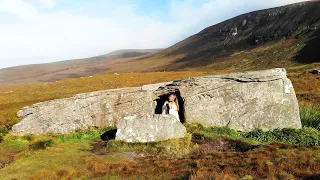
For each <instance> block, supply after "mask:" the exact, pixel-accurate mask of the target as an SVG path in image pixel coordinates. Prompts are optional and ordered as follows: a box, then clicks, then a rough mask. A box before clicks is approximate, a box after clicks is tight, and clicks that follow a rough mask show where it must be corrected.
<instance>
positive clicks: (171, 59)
mask: <svg viewBox="0 0 320 180" xmlns="http://www.w3.org/2000/svg"><path fill="white" fill-rule="evenodd" d="M319 47H320V0H316V1H307V2H301V3H295V4H291V5H286V6H281V7H276V8H271V9H265V10H260V11H254V12H250V13H246V14H243V15H240V16H237V17H235V18H232V19H229V20H226V21H223V22H221V23H218V24H216V25H213V26H209V27H207V28H205V29H203V30H202V31H200V32H199V33H197V34H195V35H192V36H190V37H188V38H187V39H185V40H183V41H181V42H179V43H177V44H175V45H173V46H171V47H169V48H167V49H164V50H160V49H156V50H121V51H115V52H112V53H109V55H102V56H97V57H93V58H86V59H77V60H72V61H63V62H57V63H50V64H43V65H30V66H21V67H14V68H7V69H2V70H0V86H5V85H14V84H16V85H19V84H26V83H37V82H48V81H56V80H61V79H67V78H75V77H81V76H89V75H94V74H101V73H106V72H144V71H177V70H202V71H203V70H208V71H220V70H223V71H230V72H235V71H246V70H260V69H268V68H275V67H284V68H287V69H289V70H290V69H292V70H300V69H301V67H303V69H308V68H320V52H319V50H318V49H319ZM66 64H68V65H66ZM70 68H71V69H70ZM26 72H27V73H26ZM21 74H23V76H22V77H23V79H22V78H21Z"/></svg>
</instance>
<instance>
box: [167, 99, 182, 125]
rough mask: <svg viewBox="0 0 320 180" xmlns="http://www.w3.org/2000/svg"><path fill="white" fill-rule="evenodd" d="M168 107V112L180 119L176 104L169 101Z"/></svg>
mask: <svg viewBox="0 0 320 180" xmlns="http://www.w3.org/2000/svg"><path fill="white" fill-rule="evenodd" d="M169 107H170V109H169V114H172V115H174V116H175V117H176V118H177V120H178V121H180V119H179V113H178V107H177V105H176V104H175V103H169Z"/></svg>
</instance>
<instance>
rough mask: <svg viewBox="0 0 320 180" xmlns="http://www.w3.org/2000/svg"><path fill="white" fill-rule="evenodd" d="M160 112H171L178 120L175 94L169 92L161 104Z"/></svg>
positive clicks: (177, 104) (177, 105)
mask: <svg viewBox="0 0 320 180" xmlns="http://www.w3.org/2000/svg"><path fill="white" fill-rule="evenodd" d="M162 114H172V115H174V116H175V117H176V119H177V121H179V122H180V119H179V103H178V99H177V96H176V95H175V94H170V96H169V97H168V101H166V102H165V103H164V104H163V106H162Z"/></svg>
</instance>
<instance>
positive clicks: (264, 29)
mask: <svg viewBox="0 0 320 180" xmlns="http://www.w3.org/2000/svg"><path fill="white" fill-rule="evenodd" d="M319 48H320V1H319V0H317V1H309V2H303V3H297V4H291V5H287V6H282V7H277V8H272V9H267V10H260V11H256V12H251V13H247V14H243V15H240V16H237V17H235V18H232V19H229V20H227V21H224V22H221V23H219V24H216V25H213V26H210V27H207V28H205V29H204V30H202V31H201V32H199V33H197V34H195V35H193V36H190V37H189V38H187V39H185V40H183V41H181V42H179V43H177V44H176V45H174V46H172V47H169V48H168V49H166V50H163V51H161V52H159V53H157V54H155V55H154V56H153V57H151V58H141V59H140V60H144V61H148V60H150V59H152V60H153V61H154V62H155V61H166V60H168V59H171V61H170V62H171V64H170V65H167V66H161V65H159V67H160V69H172V70H175V69H181V68H205V67H206V68H210V69H214V70H220V69H223V70H230V71H239V70H256V69H265V68H272V67H280V66H282V67H291V66H297V65H302V64H310V63H319V62H320V52H319V51H318V49H319ZM316 65H317V64H316ZM318 65H319V64H318Z"/></svg>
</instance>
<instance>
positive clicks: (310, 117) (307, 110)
mask: <svg viewBox="0 0 320 180" xmlns="http://www.w3.org/2000/svg"><path fill="white" fill-rule="evenodd" d="M300 118H301V123H302V126H303V127H310V128H315V129H317V130H318V131H320V107H314V106H312V107H301V108H300Z"/></svg>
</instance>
